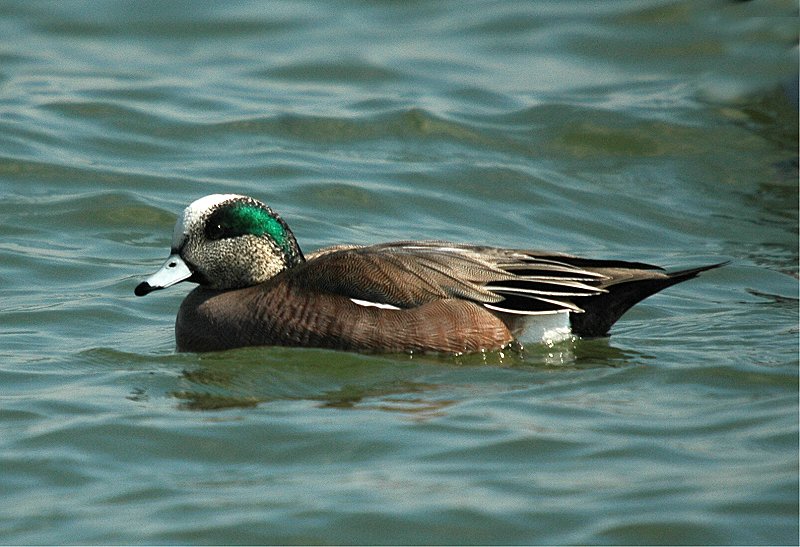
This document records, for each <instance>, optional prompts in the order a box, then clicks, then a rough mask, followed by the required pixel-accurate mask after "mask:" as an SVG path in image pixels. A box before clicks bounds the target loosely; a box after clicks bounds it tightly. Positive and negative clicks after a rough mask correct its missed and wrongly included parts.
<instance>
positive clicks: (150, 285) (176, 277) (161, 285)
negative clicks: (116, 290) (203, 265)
mask: <svg viewBox="0 0 800 547" xmlns="http://www.w3.org/2000/svg"><path fill="white" fill-rule="evenodd" d="M190 277H192V271H191V270H190V269H189V266H187V265H186V262H184V261H183V259H182V258H181V257H180V256H178V255H177V254H172V255H169V258H167V261H166V262H164V265H163V266H161V269H160V270H158V271H157V272H156V273H154V274H153V275H151V276H150V277H148V278H147V279H145V280H144V281H142V282H141V283H139V285H137V286H136V288H135V289H134V291H133V294H135V295H136V296H144V295H146V294H149V293H151V292H153V291H157V290H159V289H166V288H167V287H171V286H172V285H174V284H176V283H180V282H181V281H185V280H187V279H189V278H190Z"/></svg>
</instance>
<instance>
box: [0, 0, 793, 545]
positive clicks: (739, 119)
mask: <svg viewBox="0 0 800 547" xmlns="http://www.w3.org/2000/svg"><path fill="white" fill-rule="evenodd" d="M0 38H2V39H0V500H2V502H0V543H4V544H41V543H48V544H49V543H53V544H98V543H102V544H109V543H110V544H175V543H178V544H208V543H214V544H245V543H246V544H270V543H282V544H298V543H299V544H320V543H323V544H324V543H344V544H386V543H393V544H397V543H400V544H416V543H423V544H509V543H513V544H705V543H716V544H765V545H775V544H793V545H796V544H797V543H798V159H797V150H798V111H797V43H798V13H797V5H796V3H794V2H788V1H785V2H784V1H769V0H756V1H753V2H733V1H730V2H729V1H724V0H714V1H712V0H701V1H697V0H683V1H679V0H636V1H624V0H620V1H609V2H584V1H578V0H564V1H543V2H527V1H502V2H460V1H448V2H425V1H415V2H378V1H368V2H347V1H345V2H311V1H309V2H269V3H262V2H230V3H229V2H219V3H214V2H156V1H153V2H112V1H108V2H94V1H91V2H28V1H2V2H0ZM213 192H235V193H243V194H250V195H253V196H255V197H257V198H260V199H263V200H264V201H266V202H267V203H269V204H270V205H271V206H272V207H273V208H274V209H275V210H276V211H278V212H279V213H280V214H281V215H282V216H283V218H284V219H285V220H286V221H287V222H288V223H289V225H290V226H291V227H292V229H293V230H294V231H295V233H296V235H297V238H298V241H299V242H300V244H301V246H302V247H303V248H304V249H305V250H306V251H310V250H313V249H315V248H317V247H320V246H323V245H331V244H335V243H345V242H349V243H375V242H380V241H386V240H397V239H449V240H455V241H463V242H474V243H486V244H494V245H504V246H509V247H528V248H545V249H552V250H557V251H565V252H571V253H576V254H581V255H586V256H591V257H597V258H616V259H624V260H637V261H646V262H652V263H656V264H661V265H663V266H667V267H670V268H680V267H691V266H697V265H702V264H708V263H713V262H719V261H724V260H730V261H731V262H730V264H729V265H728V266H726V267H724V268H722V269H718V270H714V271H711V272H707V273H706V274H704V275H702V276H701V277H699V278H698V279H696V280H693V281H691V282H688V283H685V284H681V285H679V286H676V287H673V288H671V289H669V290H667V291H665V292H663V293H661V294H659V295H657V296H654V297H652V298H650V299H648V300H647V301H645V302H643V303H642V304H640V305H639V306H637V307H636V308H634V309H633V310H631V311H630V312H629V313H628V314H626V315H625V316H624V317H623V319H622V320H621V321H620V322H619V323H617V325H615V327H614V328H613V330H612V335H611V337H610V338H604V339H595V340H575V341H571V342H566V343H563V344H558V345H555V346H552V347H538V348H528V349H527V351H526V352H525V353H524V354H521V355H520V354H516V353H491V354H486V355H473V356H462V357H436V356H418V355H415V356H407V355H386V356H382V355H359V354H348V353H342V352H332V351H324V350H317V349H286V348H247V349H241V350H236V351H230V352H221V353H213V354H204V355H198V354H179V353H176V352H175V350H174V339H173V321H174V317H175V313H176V311H177V308H178V306H179V304H180V302H181V300H182V298H183V297H184V296H185V294H186V293H187V292H188V291H189V290H190V288H191V287H190V286H189V285H188V284H182V285H179V286H175V287H172V288H171V289H169V290H168V291H162V292H159V293H154V294H152V295H150V296H148V297H147V298H144V299H140V298H136V297H134V296H133V288H134V287H135V286H136V284H137V283H138V282H139V281H140V280H141V279H142V278H143V277H144V276H146V275H148V274H149V273H151V272H153V271H154V270H155V269H156V268H157V267H158V266H159V265H160V264H161V263H162V261H163V260H164V258H166V256H167V253H168V250H169V244H170V238H171V233H172V225H173V223H174V221H175V218H176V216H177V215H178V214H179V213H180V212H181V210H182V209H183V207H184V206H185V205H186V204H188V203H189V202H190V201H192V200H194V199H196V198H198V197H200V196H202V195H205V194H208V193H213Z"/></svg>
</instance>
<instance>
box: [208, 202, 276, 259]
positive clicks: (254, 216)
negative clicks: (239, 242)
mask: <svg viewBox="0 0 800 547" xmlns="http://www.w3.org/2000/svg"><path fill="white" fill-rule="evenodd" d="M206 226H207V227H206V234H207V235H208V237H209V238H210V239H224V238H228V237H237V236H241V235H246V234H249V235H254V236H263V235H264V234H266V235H268V236H269V237H271V238H272V239H273V240H274V241H275V242H276V243H277V244H278V245H280V246H281V247H284V248H285V247H286V246H287V237H286V229H285V228H284V227H283V225H282V224H281V222H280V221H279V220H278V219H277V218H275V216H273V214H272V213H271V211H269V210H267V209H264V208H263V207H259V206H258V205H254V204H250V203H235V204H233V205H231V206H229V207H225V208H223V209H220V210H219V211H216V212H215V213H214V214H212V215H211V217H210V218H209V219H208V223H207V225H206Z"/></svg>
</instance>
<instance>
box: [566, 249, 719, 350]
mask: <svg viewBox="0 0 800 547" xmlns="http://www.w3.org/2000/svg"><path fill="white" fill-rule="evenodd" d="M725 264H728V262H727V261H726V262H720V263H718V264H711V265H710V266H700V267H699V268H690V269H687V270H680V271H677V272H670V273H662V272H654V271H643V272H642V275H641V276H637V277H635V278H633V279H627V280H625V281H622V282H621V283H617V284H614V285H610V286H608V287H605V288H606V289H607V291H608V292H606V293H604V294H598V295H596V296H591V297H588V298H586V299H582V300H581V302H580V306H581V308H583V310H584V313H570V324H571V327H572V332H573V333H574V334H577V335H578V336H585V337H593V336H605V335H606V334H608V331H609V329H610V328H611V326H612V325H613V324H614V323H616V322H617V320H618V319H619V318H620V317H622V314H624V313H625V312H626V311H628V310H629V309H630V308H631V307H632V306H633V305H635V304H636V303H637V302H641V301H642V300H644V299H645V298H647V297H648V296H652V295H654V294H655V293H657V292H659V291H662V290H664V289H666V288H667V287H671V286H672V285H676V284H678V283H681V282H683V281H687V280H689V279H692V278H694V277H696V276H697V275H698V274H700V273H702V272H705V271H708V270H713V269H714V268H719V267H721V266H724V265H725Z"/></svg>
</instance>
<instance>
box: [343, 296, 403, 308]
mask: <svg viewBox="0 0 800 547" xmlns="http://www.w3.org/2000/svg"><path fill="white" fill-rule="evenodd" d="M350 301H351V302H352V303H353V304H358V305H359V306H364V307H365V308H380V309H382V310H399V309H400V308H398V307H397V306H392V305H391V304H382V303H380V302H370V301H369V300H359V299H358V298H351V299H350Z"/></svg>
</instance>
